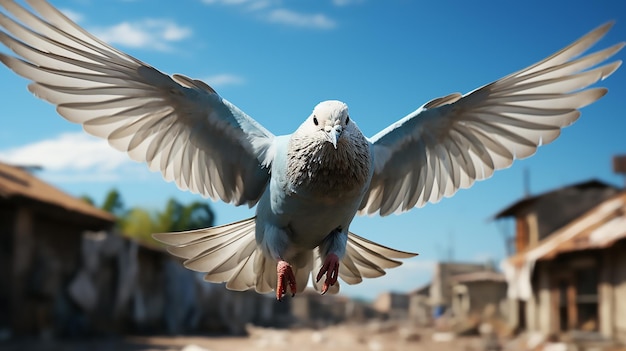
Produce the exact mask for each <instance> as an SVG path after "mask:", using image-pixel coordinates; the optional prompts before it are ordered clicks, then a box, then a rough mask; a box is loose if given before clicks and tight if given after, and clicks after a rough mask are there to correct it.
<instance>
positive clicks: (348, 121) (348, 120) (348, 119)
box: [346, 116, 350, 124]
mask: <svg viewBox="0 0 626 351" xmlns="http://www.w3.org/2000/svg"><path fill="white" fill-rule="evenodd" d="M348 123H350V116H348V117H346V124H348Z"/></svg>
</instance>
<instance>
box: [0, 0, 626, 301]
mask: <svg viewBox="0 0 626 351" xmlns="http://www.w3.org/2000/svg"><path fill="white" fill-rule="evenodd" d="M28 3H29V4H30V7H31V8H32V9H33V10H35V11H36V12H37V13H38V15H35V14H34V13H33V12H31V10H28V9H25V8H23V7H22V6H20V5H18V4H16V3H15V2H13V1H8V0H0V4H1V5H2V7H3V8H4V9H5V11H6V13H9V14H10V16H7V15H6V14H2V15H1V17H0V23H1V27H2V32H1V36H0V41H1V42H2V43H3V44H4V45H6V46H7V47H8V48H9V49H10V50H12V51H13V52H14V53H15V54H16V55H17V58H16V57H12V56H8V55H5V54H0V60H1V61H2V62H3V63H4V64H5V65H6V66H7V67H9V68H10V69H12V70H13V71H15V72H16V73H17V74H19V75H21V76H23V77H25V78H27V79H29V80H31V81H32V83H31V84H30V85H29V89H30V91H31V92H32V93H33V94H35V95H36V96H37V97H39V98H42V99H45V100H47V101H49V102H51V103H53V104H55V105H57V111H58V113H59V114H61V115H62V116H63V117H65V118H66V119H68V120H69V121H71V122H75V123H80V124H82V125H83V127H84V129H85V131H86V132H87V133H90V134H92V135H95V136H98V137H101V138H105V139H107V140H108V141H109V143H110V145H111V146H112V147H114V148H116V149H118V150H120V151H124V152H126V153H128V155H129V156H130V157H131V158H132V159H133V160H136V161H141V162H146V163H147V164H148V166H149V167H150V169H151V170H159V171H160V172H161V173H162V175H163V177H164V178H165V179H166V180H167V181H172V180H173V181H175V182H176V184H177V185H178V186H179V187H180V188H181V189H186V190H189V191H191V192H194V193H199V194H201V195H203V196H207V197H210V198H212V199H214V200H216V199H221V200H222V201H225V202H228V203H233V204H235V205H242V204H247V205H249V206H254V205H256V206H257V207H256V216H255V217H253V218H249V219H246V220H243V221H240V222H236V223H232V224H227V225H223V226H219V227H213V228H207V229H201V230H195V231H189V232H183V233H165V234H155V236H154V237H155V238H156V239H157V240H160V241H162V242H163V243H165V244H167V245H169V246H170V247H169V251H170V252H171V253H172V254H174V255H176V256H180V257H182V258H185V259H186V261H185V263H184V264H185V266H186V267H188V268H190V269H193V270H197V271H201V272H206V280H208V281H212V282H227V284H226V286H227V287H228V288H230V289H234V290H245V289H251V288H255V289H256V290H257V291H258V292H262V293H264V292H269V291H271V290H275V291H276V296H277V298H278V299H281V298H282V296H283V295H284V294H286V293H287V288H289V290H290V292H291V293H292V294H295V293H296V292H300V291H302V290H303V289H304V288H305V287H306V285H307V281H308V278H309V274H313V275H314V276H313V283H314V286H315V287H316V289H318V290H319V291H321V292H322V293H325V292H327V291H330V292H333V293H334V292H337V291H338V288H339V285H338V284H337V278H338V277H340V278H341V279H342V280H344V281H345V282H346V283H348V284H356V283H359V282H361V281H362V277H377V276H381V275H383V274H384V269H386V268H391V267H395V266H398V265H399V264H400V262H399V261H397V260H395V259H400V258H408V257H411V256H413V255H414V254H411V253H408V252H402V251H397V250H393V249H390V248H387V247H383V246H381V245H378V244H376V243H373V242H371V241H368V240H366V239H364V238H361V237H359V236H357V235H355V234H353V233H351V232H349V229H350V223H351V222H352V220H353V218H354V216H355V215H356V214H357V213H361V214H373V213H376V212H378V213H379V214H380V215H382V216H385V215H388V214H390V213H393V212H401V211H406V210H409V209H411V208H413V207H421V206H423V205H425V204H426V203H427V202H438V201H439V200H440V199H441V198H442V197H444V196H446V197H449V196H452V195H453V194H454V193H455V192H456V191H457V190H458V189H460V188H468V187H470V186H471V185H472V184H473V183H474V182H475V181H476V180H482V179H486V178H488V177H490V176H491V175H492V174H493V172H494V170H496V169H501V168H505V167H508V166H510V165H511V164H512V162H513V160H514V159H521V158H525V157H528V156H530V155H532V154H533V153H535V151H536V149H537V147H538V146H539V145H540V144H547V143H550V142H552V141H553V140H554V139H555V138H556V137H557V136H558V135H559V134H560V132H561V128H563V127H565V126H568V125H570V124H572V123H573V122H574V121H575V120H576V119H577V118H578V117H579V115H580V112H579V110H578V109H579V108H581V107H583V106H586V105H588V104H590V103H592V102H594V101H596V100H598V99H599V98H600V97H602V96H603V95H604V94H605V93H606V89H603V88H589V89H587V88H588V87H589V86H590V85H592V84H594V83H596V82H597V81H599V80H601V79H604V78H606V77H608V76H609V75H610V74H612V73H613V72H614V71H615V70H616V69H617V68H618V67H619V65H620V64H621V62H620V61H616V62H612V63H607V64H603V65H600V64H602V63H603V62H605V61H606V60H607V59H608V58H609V57H611V56H612V55H614V54H615V53H616V52H618V51H619V50H620V49H621V48H622V47H623V45H624V43H620V44H617V45H614V46H611V47H609V48H607V49H603V50H600V51H598V52H595V53H591V54H588V55H586V56H582V54H583V53H584V52H585V51H586V50H587V49H589V48H590V47H591V46H592V45H593V44H594V43H596V42H597V41H598V40H599V39H600V38H601V37H602V36H603V35H604V34H605V33H606V32H607V31H608V30H609V29H610V27H611V24H606V25H603V26H601V27H599V28H597V29H596V30H594V31H592V32H590V33H589V34H587V35H585V36H583V37H582V38H580V39H579V40H577V41H576V42H574V43H573V44H571V45H570V46H568V47H566V48H564V49H563V50H561V51H559V52H557V53H556V54H554V55H552V56H550V57H548V58H546V59H545V60H543V61H541V62H539V63H536V64H534V65H532V66H530V67H528V68H525V69H523V70H521V71H518V72H516V73H513V74H511V75H508V76H506V77H504V78H502V79H499V80H497V81H495V82H493V83H491V84H488V85H485V86H483V87H481V88H478V89H476V90H474V91H472V92H470V93H468V94H465V95H461V94H458V93H455V94H451V95H448V96H445V97H441V98H438V99H434V100H432V101H430V102H428V103H426V104H425V105H423V106H422V107H420V108H418V109H417V110H415V111H414V112H412V113H410V114H409V115H407V116H406V117H404V118H402V119H400V120H399V121H397V122H396V123H394V124H392V125H391V126H389V127H388V128H386V129H385V130H383V131H381V132H380V133H378V134H377V135H375V136H374V137H372V138H369V139H368V138H366V137H364V136H363V135H362V134H361V131H360V130H359V128H358V127H357V125H356V124H355V122H354V121H353V120H352V118H351V117H350V116H349V114H348V107H347V106H346V105H345V104H344V103H342V102H339V101H325V102H322V103H320V104H319V105H317V106H316V107H315V108H314V109H313V112H312V114H311V115H310V116H308V118H306V119H305V121H304V123H303V124H302V125H301V126H300V127H299V128H298V129H297V130H296V131H295V132H294V133H293V134H291V135H284V136H274V135H273V134H272V133H270V132H269V131H268V130H266V129H265V128H263V127H262V126H261V125H260V124H259V123H258V122H256V121H255V120H253V119H252V118H250V117H249V116H247V115H246V114H245V113H244V112H242V111H241V110H239V109H238V108H237V107H236V106H234V105H233V104H231V103H230V102H228V101H226V100H224V99H223V98H222V97H220V96H219V95H218V94H217V93H216V92H215V90H213V89H212V88H211V87H209V86H208V85H207V84H205V83H203V82H201V81H199V80H193V79H190V78H187V77H185V76H181V75H173V76H168V75H166V74H163V73H161V72H160V71H158V70H156V69H155V68H153V67H151V66H149V65H147V64H145V63H143V62H141V61H139V60H137V59H135V58H133V57H131V56H129V55H127V54H124V53H123V52H120V51H118V50H116V49H114V48H112V47H111V46H109V45H107V44H105V43H104V42H102V41H100V40H98V39H97V38H95V37H94V36H93V35H91V34H89V33H88V32H86V31H85V30H83V29H82V28H80V27H79V26H78V25H76V24H75V23H73V22H72V21H70V20H69V19H68V18H67V17H65V16H64V15H63V14H61V13H60V12H59V11H58V10H56V9H55V8H54V7H52V6H51V5H50V4H48V3H47V2H45V1H40V0H32V1H28ZM315 272H317V274H316V275H315ZM324 275H325V276H326V279H325V280H324V281H323V282H321V283H320V280H321V278H323V276H324Z"/></svg>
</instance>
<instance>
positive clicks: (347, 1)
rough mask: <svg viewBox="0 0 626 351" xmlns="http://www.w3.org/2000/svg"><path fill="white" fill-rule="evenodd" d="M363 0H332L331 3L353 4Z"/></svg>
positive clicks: (338, 4)
mask: <svg viewBox="0 0 626 351" xmlns="http://www.w3.org/2000/svg"><path fill="white" fill-rule="evenodd" d="M364 1H365V0H333V5H335V6H348V5H353V4H360V3H362V2H364Z"/></svg>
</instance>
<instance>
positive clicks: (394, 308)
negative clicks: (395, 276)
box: [372, 291, 411, 319]
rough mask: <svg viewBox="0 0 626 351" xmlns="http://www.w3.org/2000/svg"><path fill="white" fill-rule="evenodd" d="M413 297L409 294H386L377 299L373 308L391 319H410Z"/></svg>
mask: <svg viewBox="0 0 626 351" xmlns="http://www.w3.org/2000/svg"><path fill="white" fill-rule="evenodd" d="M410 302H411V297H410V295H409V294H407V293H398V292H392V291H389V292H384V293H382V294H380V295H378V296H377V297H376V300H374V302H373V303H372V307H374V309H375V310H376V311H378V312H379V313H381V314H383V315H384V316H386V317H387V318H390V319H407V318H409V310H410V309H409V307H410Z"/></svg>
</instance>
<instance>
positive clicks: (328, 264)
mask: <svg viewBox="0 0 626 351" xmlns="http://www.w3.org/2000/svg"><path fill="white" fill-rule="evenodd" d="M324 274H326V280H325V281H324V284H323V285H322V295H324V294H326V292H327V291H328V288H330V287H331V286H333V285H335V283H337V278H338V277H339V257H337V255H336V254H334V253H329V254H328V255H327V256H326V259H324V264H323V265H322V268H321V269H320V271H319V273H317V281H318V282H319V281H320V279H322V277H323V276H324Z"/></svg>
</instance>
